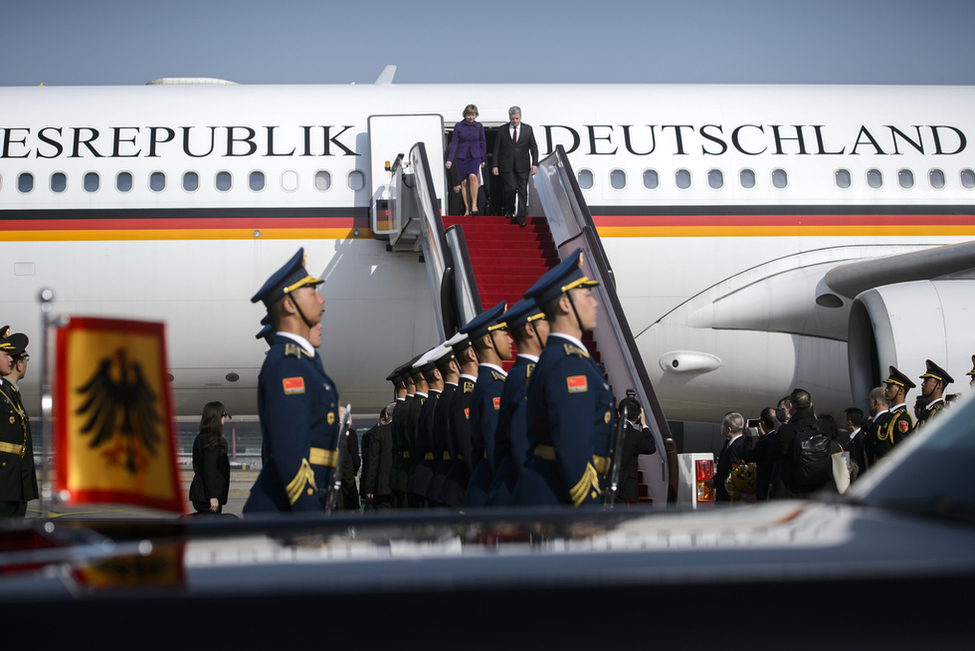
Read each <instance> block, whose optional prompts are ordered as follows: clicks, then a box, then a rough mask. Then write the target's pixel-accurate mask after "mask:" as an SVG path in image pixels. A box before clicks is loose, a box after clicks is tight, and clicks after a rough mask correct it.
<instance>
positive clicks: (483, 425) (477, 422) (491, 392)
mask: <svg viewBox="0 0 975 651" xmlns="http://www.w3.org/2000/svg"><path fill="white" fill-rule="evenodd" d="M506 305H507V304H506V303H505V301H501V302H500V303H498V304H497V305H495V306H494V307H492V308H491V309H490V310H485V311H484V312H481V313H480V314H478V315H477V316H476V317H474V318H473V319H471V321H470V323H468V324H467V325H465V326H464V327H463V328H461V329H460V331H461V332H462V333H464V334H466V335H467V336H468V337H469V338H470V341H471V344H472V345H473V346H474V352H475V353H476V354H477V360H478V366H477V382H475V383H474V392H473V393H472V394H471V402H470V426H471V445H472V446H473V450H472V453H473V455H474V459H473V464H474V473H473V474H472V475H471V479H470V481H469V482H468V484H467V495H466V497H465V498H464V505H465V506H484V505H486V504H487V499H488V491H489V490H490V489H491V479H492V477H493V476H494V431H495V429H497V426H498V413H499V411H500V409H501V390H502V389H503V388H504V381H505V378H506V377H507V374H506V373H505V372H504V369H503V368H502V367H501V363H502V362H503V361H505V360H508V359H511V337H509V336H508V331H507V325H506V324H505V321H504V311H505V308H506Z"/></svg>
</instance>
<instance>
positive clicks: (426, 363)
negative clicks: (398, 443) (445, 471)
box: [407, 345, 446, 507]
mask: <svg viewBox="0 0 975 651" xmlns="http://www.w3.org/2000/svg"><path fill="white" fill-rule="evenodd" d="M445 350H446V349H444V348H443V347H442V345H441V346H434V347H433V348H431V349H430V350H428V351H427V352H426V353H424V354H423V355H421V356H420V359H418V360H417V361H416V363H414V364H413V369H414V370H415V371H419V372H420V373H421V374H422V375H423V379H424V381H425V382H426V384H427V398H426V401H425V402H424V403H423V406H422V407H421V408H420V415H419V418H418V419H417V424H416V440H415V441H414V444H413V451H414V453H415V454H416V464H415V465H414V466H413V476H412V477H411V478H410V484H409V486H408V487H407V490H409V492H410V493H411V494H412V495H413V502H414V504H415V505H416V506H419V507H427V506H429V504H428V502H427V489H429V488H430V482H431V481H432V480H433V473H434V471H435V470H436V469H437V465H438V464H439V461H440V460H439V459H436V458H435V457H434V454H433V422H434V418H435V416H436V412H437V409H438V406H439V404H440V395H441V394H442V393H443V387H444V382H443V376H442V375H440V371H439V370H437V359H439V357H440V355H442V354H443V352H444V351H445Z"/></svg>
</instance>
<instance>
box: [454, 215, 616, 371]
mask: <svg viewBox="0 0 975 651" xmlns="http://www.w3.org/2000/svg"><path fill="white" fill-rule="evenodd" d="M526 221H527V225H526V226H525V227H524V228H520V227H519V226H518V224H517V223H516V222H515V221H514V220H511V219H508V218H506V217H480V216H478V217H455V216H445V217H443V225H444V228H449V227H451V226H453V225H455V224H460V225H461V226H462V227H463V228H464V239H465V240H466V241H467V251H468V253H469V255H470V257H471V267H472V268H473V270H474V279H475V281H476V282H477V291H478V293H480V295H481V307H482V308H483V309H485V310H486V309H488V308H491V307H494V306H495V305H497V304H498V303H500V302H501V301H508V307H509V308H510V307H511V306H512V305H514V304H515V303H517V302H518V301H519V300H521V296H522V294H524V293H525V291H526V290H527V289H528V288H529V287H531V286H532V285H533V284H535V281H536V280H538V279H539V278H540V277H541V276H542V274H544V273H545V272H546V271H548V270H549V269H551V268H552V267H554V266H556V265H557V264H558V263H559V254H558V251H557V250H556V248H555V242H554V241H553V240H552V233H551V231H549V229H548V222H547V221H546V220H545V218H544V217H529V218H528V219H527V220H526ZM583 342H584V343H585V344H586V346H587V347H588V348H589V352H590V353H591V354H592V355H593V357H594V358H595V360H596V361H597V362H598V361H599V353H598V352H597V351H596V344H595V342H594V341H593V339H592V334H591V333H589V332H587V333H585V336H584V337H583ZM512 363H513V361H512V362H508V363H506V364H505V365H504V366H505V369H506V370H507V369H508V368H510V367H511V364H512Z"/></svg>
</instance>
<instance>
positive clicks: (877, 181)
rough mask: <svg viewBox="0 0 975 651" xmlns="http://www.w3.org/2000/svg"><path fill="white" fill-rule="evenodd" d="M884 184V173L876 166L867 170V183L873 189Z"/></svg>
mask: <svg viewBox="0 0 975 651" xmlns="http://www.w3.org/2000/svg"><path fill="white" fill-rule="evenodd" d="M883 184H884V175H883V174H881V173H880V170H878V169H877V168H873V169H869V170H867V185H869V186H870V187H871V188H873V189H874V190H877V189H878V188H880V187H882V186H883Z"/></svg>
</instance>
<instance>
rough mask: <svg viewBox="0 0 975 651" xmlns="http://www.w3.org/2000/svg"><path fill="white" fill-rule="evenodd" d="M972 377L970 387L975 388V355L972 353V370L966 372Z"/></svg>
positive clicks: (969, 382)
mask: <svg viewBox="0 0 975 651" xmlns="http://www.w3.org/2000/svg"><path fill="white" fill-rule="evenodd" d="M965 375H967V376H968V377H970V378H971V379H970V380H969V381H968V388H970V389H975V355H972V370H970V371H969V372H968V373H965Z"/></svg>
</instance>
